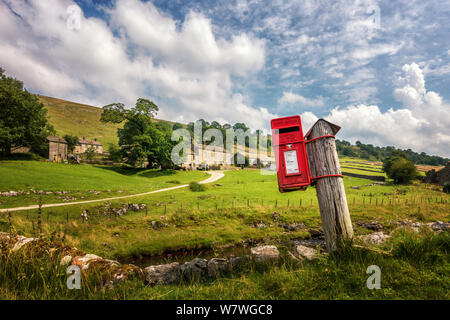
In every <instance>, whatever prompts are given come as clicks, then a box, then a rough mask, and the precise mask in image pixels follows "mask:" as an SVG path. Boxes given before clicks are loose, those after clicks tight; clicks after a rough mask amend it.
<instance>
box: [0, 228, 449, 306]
mask: <svg viewBox="0 0 450 320" xmlns="http://www.w3.org/2000/svg"><path fill="white" fill-rule="evenodd" d="M449 248H450V234H449V232H443V233H441V234H434V233H431V232H429V231H423V232H421V233H420V234H416V233H414V232H412V231H407V230H402V229H399V230H397V231H396V232H395V233H394V234H393V236H392V237H391V238H390V239H389V241H388V242H387V243H386V244H384V245H383V246H382V247H381V249H382V250H378V251H373V250H370V249H366V248H361V247H351V246H347V247H345V248H344V249H343V250H341V251H340V252H338V253H335V254H331V255H328V256H321V257H320V258H319V259H318V260H315V261H304V262H298V261H296V260H293V259H291V258H289V256H286V255H282V257H281V259H280V261H278V262H275V263H272V264H268V265H256V264H254V263H252V262H250V263H248V264H247V265H246V266H245V268H243V269H242V270H241V271H237V272H234V273H232V274H230V275H226V276H222V277H220V278H218V279H211V280H205V281H201V282H199V281H190V282H184V283H182V284H180V285H170V286H161V285H159V286H153V287H151V286H147V285H145V284H144V283H143V282H141V281H139V280H132V281H126V282H124V283H122V284H120V285H118V286H116V287H115V288H114V289H112V290H107V289H102V288H101V287H100V286H99V281H98V278H97V277H96V275H95V274H93V275H92V276H90V277H89V278H87V279H86V278H83V280H82V288H81V290H68V289H67V288H66V286H65V281H66V275H65V270H64V268H62V267H61V266H59V265H58V263H57V261H58V259H54V260H52V259H48V258H47V259H45V258H39V257H35V258H34V259H33V263H28V262H27V261H29V258H30V256H29V254H27V253H26V251H25V253H23V251H19V253H15V254H10V255H9V256H8V255H4V254H3V255H0V260H1V261H0V262H1V265H2V268H0V299H145V300H148V299H267V300H275V299H333V300H334V299H442V300H448V299H449V298H450V295H449V292H450V290H449V289H450V278H449V275H448V270H449V268H450V264H449V262H450V260H449V257H450V256H449ZM0 252H1V251H0ZM383 252H384V253H383ZM386 252H387V253H388V254H386ZM370 265H377V266H379V267H380V269H381V289H378V290H369V289H368V288H367V287H366V280H367V278H368V276H369V275H368V274H367V273H366V269H367V267H368V266H370Z"/></svg>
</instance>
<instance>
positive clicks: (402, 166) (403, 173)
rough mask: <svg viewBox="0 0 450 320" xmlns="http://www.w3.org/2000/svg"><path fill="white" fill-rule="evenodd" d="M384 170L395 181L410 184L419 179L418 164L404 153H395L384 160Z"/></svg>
mask: <svg viewBox="0 0 450 320" xmlns="http://www.w3.org/2000/svg"><path fill="white" fill-rule="evenodd" d="M383 171H384V172H386V174H387V176H388V177H389V178H390V179H392V180H394V183H397V184H399V183H401V184H408V183H410V182H411V181H412V180H414V179H417V175H418V174H417V169H416V166H415V165H414V164H413V163H412V162H411V161H409V160H408V159H406V157H404V156H403V155H402V154H393V155H392V156H390V157H389V158H387V159H385V160H384V161H383Z"/></svg>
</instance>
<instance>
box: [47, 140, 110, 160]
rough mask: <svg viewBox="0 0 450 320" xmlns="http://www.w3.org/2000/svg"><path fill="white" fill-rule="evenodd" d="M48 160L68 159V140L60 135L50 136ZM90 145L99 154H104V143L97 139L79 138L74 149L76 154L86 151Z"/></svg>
mask: <svg viewBox="0 0 450 320" xmlns="http://www.w3.org/2000/svg"><path fill="white" fill-rule="evenodd" d="M47 141H48V160H49V161H51V162H64V161H66V160H67V159H68V156H69V153H68V150H67V142H66V140H64V139H63V138H61V137H58V136H48V137H47ZM90 147H93V148H94V149H95V152H96V153H97V154H103V153H104V152H103V145H102V144H101V143H100V142H98V141H97V139H94V140H93V141H91V140H86V138H85V137H83V139H79V140H78V143H77V145H76V146H75V149H74V150H73V153H74V155H80V154H83V153H85V152H86V151H87V150H88V149H89V148H90Z"/></svg>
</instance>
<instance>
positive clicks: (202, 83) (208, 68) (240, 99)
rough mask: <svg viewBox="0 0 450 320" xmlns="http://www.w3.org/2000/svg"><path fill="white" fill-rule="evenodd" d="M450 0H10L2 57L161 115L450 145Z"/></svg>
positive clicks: (443, 151)
mask: <svg viewBox="0 0 450 320" xmlns="http://www.w3.org/2000/svg"><path fill="white" fill-rule="evenodd" d="M449 22H450V1H432V0H430V1H423V0H420V1H415V0H406V1H403V0H396V1H375V0H359V1H358V0H356V1H344V0H330V1H321V0H317V1H310V0H301V1H276V0H275V1H273V0H271V1H260V0H236V1H193V0H173V1H167V0H166V1H161V0H153V1H140V0H116V1H111V2H110V1H93V0H77V1H72V0H46V1H41V0H28V1H22V0H11V1H10V0H0V66H1V67H2V68H3V69H5V70H6V73H7V74H8V75H11V76H14V77H16V78H17V79H20V80H22V81H23V82H24V85H25V87H26V88H27V90H29V91H31V92H34V93H39V94H43V95H48V96H53V97H57V98H62V99H67V100H71V101H76V102H80V103H86V104H90V105H95V106H98V107H102V106H104V105H106V104H110V103H113V102H121V103H124V104H125V105H127V106H133V105H134V103H135V102H136V100H137V98H139V97H142V98H148V99H150V100H152V101H154V102H155V103H156V104H157V105H158V106H159V107H160V112H159V114H158V118H161V119H166V120H172V121H178V122H183V123H187V122H189V121H194V120H196V119H200V118H203V119H206V120H207V121H214V120H216V121H219V122H221V123H222V124H223V123H236V122H244V123H245V124H247V125H248V126H249V127H251V128H253V129H269V127H270V120H271V119H273V118H276V117H281V116H289V115H295V114H299V115H301V116H302V123H303V129H304V131H305V132H306V131H307V130H308V129H309V128H310V127H311V126H312V125H313V124H314V122H315V121H316V120H317V119H318V118H325V119H327V120H329V121H331V122H333V123H336V124H338V125H339V126H341V127H342V129H341V131H340V132H339V133H338V135H337V137H338V138H339V139H345V140H348V141H350V142H352V143H354V142H356V141H357V140H359V141H361V142H363V143H371V144H374V145H378V146H387V145H392V146H396V147H398V148H402V149H408V148H410V149H412V150H414V151H417V152H427V153H429V154H435V155H440V156H445V157H450V90H449V88H450V23H449Z"/></svg>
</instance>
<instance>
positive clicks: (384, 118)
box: [304, 63, 450, 157]
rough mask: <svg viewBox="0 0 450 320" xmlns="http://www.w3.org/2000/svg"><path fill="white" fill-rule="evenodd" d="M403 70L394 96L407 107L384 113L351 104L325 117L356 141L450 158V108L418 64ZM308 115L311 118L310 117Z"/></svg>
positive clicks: (346, 136)
mask: <svg viewBox="0 0 450 320" xmlns="http://www.w3.org/2000/svg"><path fill="white" fill-rule="evenodd" d="M402 71H403V74H404V75H403V76H402V77H399V78H398V79H397V81H396V83H397V84H398V85H400V87H399V88H396V89H395V90H394V97H395V98H396V99H398V100H399V101H400V102H402V103H403V108H400V109H397V110H394V109H392V108H391V109H389V110H388V111H386V112H382V111H381V110H380V108H379V107H378V106H376V105H366V104H358V105H350V106H348V107H346V108H334V109H333V110H331V112H330V114H329V115H327V116H326V117H325V118H326V119H327V120H329V121H331V122H333V123H336V124H337V125H339V126H341V127H342V130H341V132H340V133H339V135H340V136H341V137H342V138H344V139H348V140H350V141H352V142H355V141H356V140H361V141H363V142H365V143H372V144H375V145H380V146H386V145H395V146H397V147H400V148H405V149H406V148H411V149H413V150H415V151H419V152H420V151H425V152H428V153H431V154H437V155H441V156H445V157H450V131H449V130H448V128H450V117H449V114H450V105H449V104H448V103H446V102H444V101H443V99H442V98H441V97H440V96H439V94H437V93H436V92H433V91H427V90H426V87H425V79H424V76H423V72H422V70H421V69H420V68H419V66H418V65H417V64H415V63H411V64H406V65H404V66H403V68H402ZM304 116H307V117H309V118H311V115H310V114H304ZM306 130H307V129H306Z"/></svg>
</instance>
